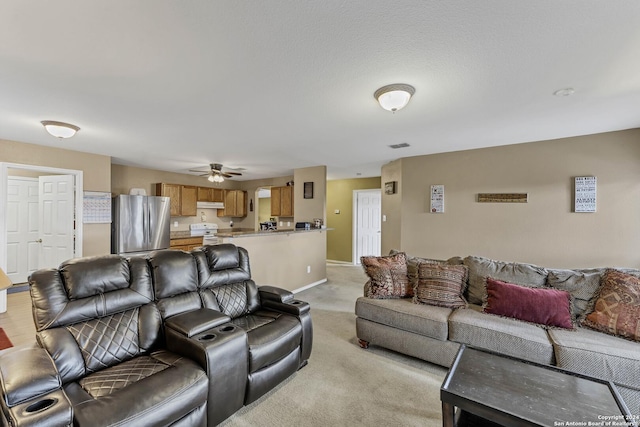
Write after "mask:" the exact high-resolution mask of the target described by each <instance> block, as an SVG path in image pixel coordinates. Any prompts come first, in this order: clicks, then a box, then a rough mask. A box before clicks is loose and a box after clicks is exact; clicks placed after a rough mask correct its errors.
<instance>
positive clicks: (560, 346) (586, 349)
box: [548, 327, 640, 390]
mask: <svg viewBox="0 0 640 427" xmlns="http://www.w3.org/2000/svg"><path fill="white" fill-rule="evenodd" d="M548 332H549V338H550V339H551V342H552V343H553V348H554V351H555V357H556V363H557V365H558V366H559V367H560V368H563V369H568V370H570V371H574V372H579V373H581V374H585V375H590V376H593V377H598V378H604V379H608V380H610V381H613V382H614V383H616V384H622V385H624V386H626V387H630V388H633V389H636V390H639V389H640V343H636V342H633V341H628V340H625V339H622V338H617V337H613V336H611V335H605V334H603V333H601V332H597V331H593V330H591V329H587V328H580V327H578V328H576V330H575V331H566V330H562V329H551V330H549V331H548Z"/></svg>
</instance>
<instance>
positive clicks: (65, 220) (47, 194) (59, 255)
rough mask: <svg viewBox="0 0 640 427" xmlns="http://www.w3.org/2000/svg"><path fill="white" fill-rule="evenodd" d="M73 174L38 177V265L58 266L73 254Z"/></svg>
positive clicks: (43, 266)
mask: <svg viewBox="0 0 640 427" xmlns="http://www.w3.org/2000/svg"><path fill="white" fill-rule="evenodd" d="M73 181H74V177H73V175H50V176H40V177H39V184H40V185H39V194H40V202H39V204H40V209H39V210H40V215H39V217H40V224H39V229H40V239H41V240H42V243H41V257H40V267H41V268H48V267H58V265H60V263H61V262H62V261H65V260H68V259H70V258H73V256H74V246H73V244H74V236H73V231H74V210H75V207H74V188H73Z"/></svg>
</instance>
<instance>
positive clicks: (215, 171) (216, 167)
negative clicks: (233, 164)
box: [189, 163, 242, 184]
mask: <svg viewBox="0 0 640 427" xmlns="http://www.w3.org/2000/svg"><path fill="white" fill-rule="evenodd" d="M189 172H205V173H201V174H200V176H206V177H207V180H208V181H209V182H214V183H216V184H219V183H221V182H224V179H225V178H233V176H234V175H236V176H242V174H241V173H240V172H227V171H225V172H223V171H222V164H220V163H209V171H208V172H207V171H202V170H197V169H189Z"/></svg>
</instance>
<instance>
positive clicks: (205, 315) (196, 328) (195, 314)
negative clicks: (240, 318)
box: [165, 308, 231, 338]
mask: <svg viewBox="0 0 640 427" xmlns="http://www.w3.org/2000/svg"><path fill="white" fill-rule="evenodd" d="M230 320H231V318H230V317H229V316H227V315H226V314H224V313H220V312H219V311H215V310H212V309H210V308H200V309H197V310H193V311H189V312H186V313H181V314H177V315H175V316H172V317H170V318H168V319H167V320H166V321H165V326H166V327H167V328H171V329H173V330H175V331H177V332H179V333H181V334H182V335H185V336H186V337H188V338H190V337H192V336H194V335H197V334H199V333H201V332H204V331H206V330H208V329H213V328H215V327H216V326H220V325H222V324H224V323H227V322H229V321H230Z"/></svg>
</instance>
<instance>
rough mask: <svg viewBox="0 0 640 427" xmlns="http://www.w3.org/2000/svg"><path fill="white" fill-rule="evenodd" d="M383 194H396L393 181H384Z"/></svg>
mask: <svg viewBox="0 0 640 427" xmlns="http://www.w3.org/2000/svg"><path fill="white" fill-rule="evenodd" d="M384 194H396V182H395V181H389V182H385V183H384Z"/></svg>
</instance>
